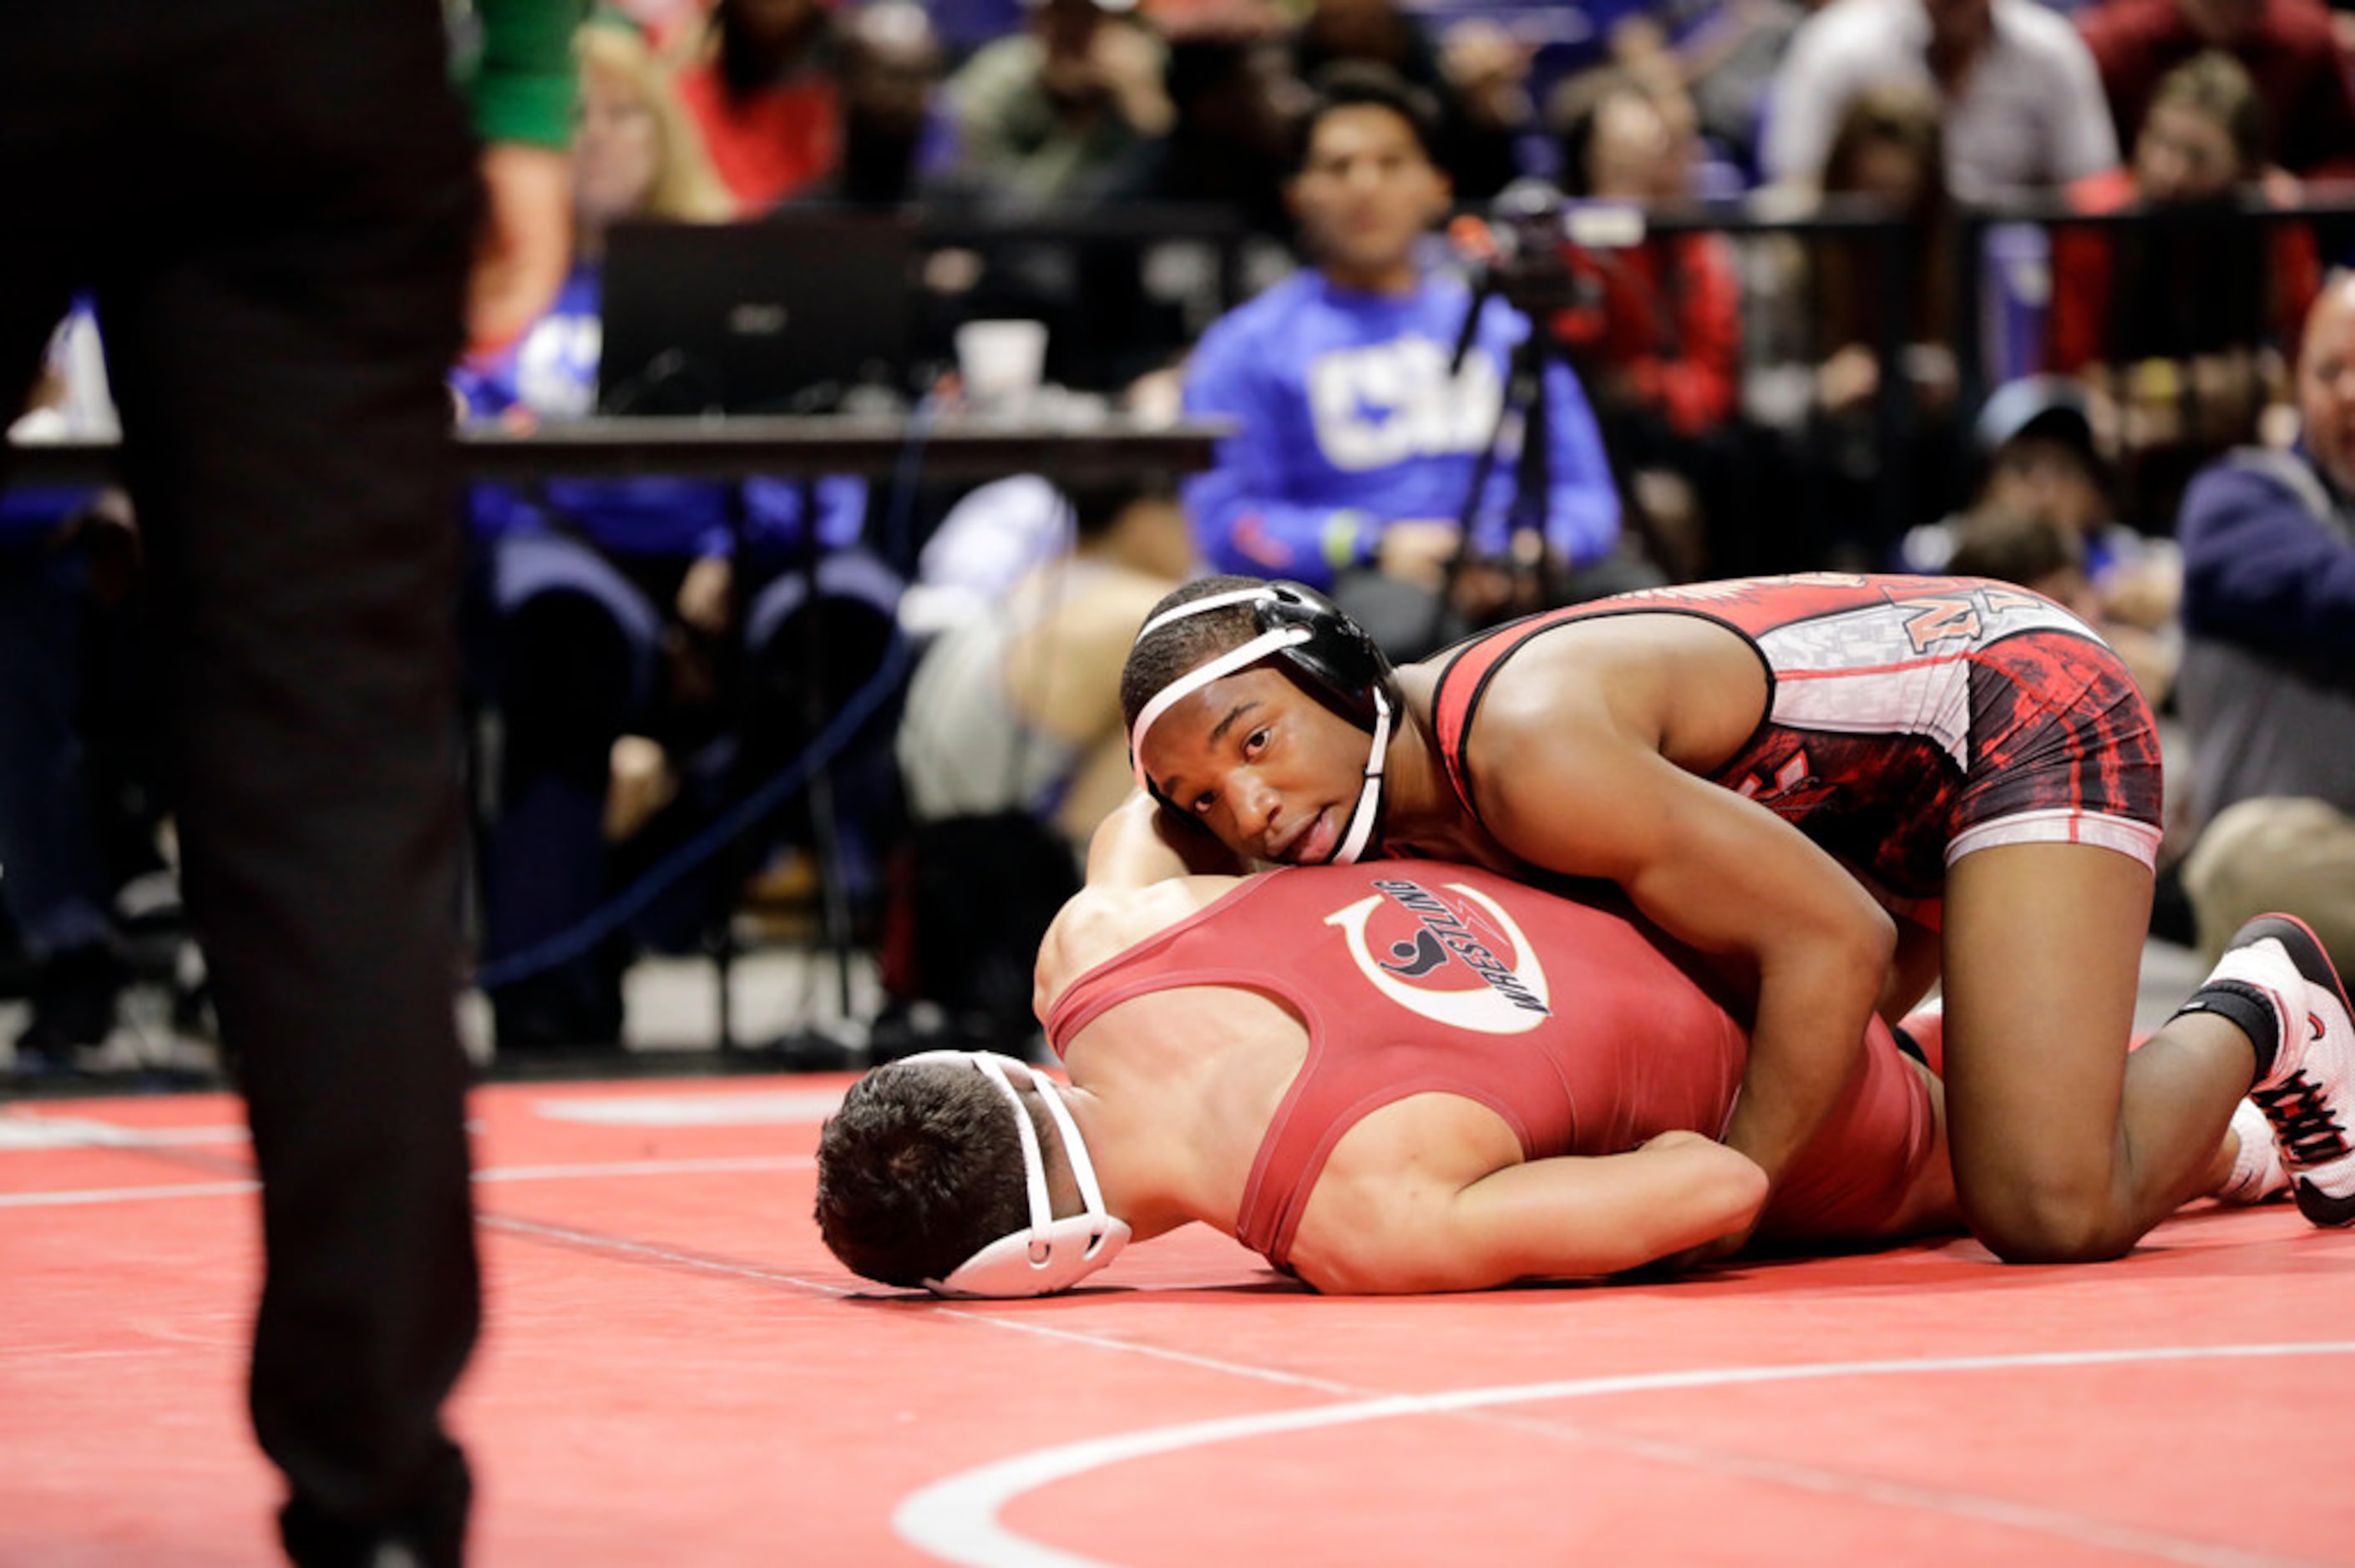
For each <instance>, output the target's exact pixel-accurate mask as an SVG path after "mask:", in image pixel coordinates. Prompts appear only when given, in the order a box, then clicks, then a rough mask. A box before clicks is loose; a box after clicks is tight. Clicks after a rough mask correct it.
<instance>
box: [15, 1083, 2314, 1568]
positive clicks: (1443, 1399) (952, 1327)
mask: <svg viewBox="0 0 2355 1568" xmlns="http://www.w3.org/2000/svg"><path fill="white" fill-rule="evenodd" d="M845 1081H846V1080H844V1079H842V1078H839V1077H833V1078H773V1079H757V1080H755V1079H740V1078H739V1079H727V1080H721V1081H712V1082H681V1081H677V1080H670V1081H655V1082H648V1081H645V1080H639V1081H636V1082H633V1083H629V1084H617V1085H587V1086H581V1085H506V1086H497V1087H493V1088H489V1089H485V1090H484V1091H482V1092H481V1093H479V1094H478V1095H477V1097H476V1101H475V1114H476V1115H477V1116H478V1117H479V1118H481V1128H480V1132H479V1137H478V1142H477V1156H478V1161H479V1164H480V1166H481V1179H482V1180H481V1185H480V1187H479V1189H478V1195H479V1197H480V1200H481V1203H482V1208H483V1212H484V1216H485V1266H486V1270H487V1273H488V1277H489V1282H490V1289H491V1302H490V1307H491V1318H490V1328H489V1331H488V1333H487V1336H486V1338H485V1342H484V1347H483V1351H482V1353H481V1355H480V1356H479V1357H478V1359H477V1360H476V1361H475V1363H474V1369H473V1371H472V1372H471V1373H470V1375H469V1377H468V1380H467V1382H466V1383H465V1384H464V1387H463V1389H462V1392H461V1395H460V1398H459V1401H458V1404H457V1407H456V1421H457V1423H458V1425H459V1426H460V1428H461V1429H462V1431H463V1434H464V1436H465V1438H466V1440H467V1441H468V1443H469V1445H470V1446H472V1448H473V1449H474V1455H475V1457H476V1463H477V1467H478V1475H479V1478H480V1483H481V1492H480V1508H479V1511H478V1513H477V1522H476V1529H475V1532H474V1545H475V1557H476V1561H478V1562H480V1563H487V1564H492V1565H494V1568H497V1565H504V1564H540V1563H549V1564H566V1565H572V1564H600V1563H613V1564H624V1563H626V1564H632V1565H638V1564H645V1563H663V1564H666V1565H680V1564H715V1565H717V1564H740V1563H741V1564H752V1563H762V1564H766V1563H784V1562H791V1563H859V1564H865V1563H923V1562H931V1561H943V1560H945V1561H950V1562H961V1563H992V1564H1023V1565H1034V1564H1035V1565H1046V1564H1073V1563H1139V1564H1172V1565H1175V1564H1198V1563H1205V1562H1221V1561H1223V1562H1226V1563H1435V1562H1466V1563H1481V1562H1516V1563H1540V1562H1541V1563H1568V1562H1572V1561H1574V1560H1579V1559H1581V1558H1587V1557H1591V1558H1592V1560H1593V1561H1597V1562H1658V1563H1673V1562H1732V1561H1740V1562H1743V1563H1808V1564H1817V1563H1848V1562H1867V1561H1876V1560H1878V1561H1888V1562H1899V1563H1909V1564H1915V1563H1974V1564H1976V1563H1985V1562H1989V1561H2019V1562H2032V1563H2039V1564H2048V1563H2062V1564H2070V1563H2127V1562H2137V1561H2140V1562H2173V1563H2218V1564H2225V1563H2231V1564H2256V1563H2325V1562H2331V1563H2355V1482H2350V1479H2349V1478H2348V1476H2347V1474H2346V1469H2345V1463H2344V1461H2345V1457H2346V1456H2347V1455H2348V1454H2349V1453H2350V1452H2355V1233H2328V1234H2325V1233H2319V1232H2316V1231H2314V1230H2312V1229H2310V1228H2309V1227H2307V1225H2306V1224H2305V1223H2304V1222H2303V1221H2302V1220H2300V1219H2299V1218H2298V1216H2297V1215H2296V1213H2295V1212H2294V1211H2290V1210H2286V1209H2278V1208H2275V1209H2266V1210H2262V1211H2257V1212H2246V1211H2217V1210H2204V1211H2199V1212H2194V1213H2189V1214H2186V1215H2184V1216H2182V1217H2180V1218H2179V1219H2177V1220H2176V1221H2174V1222H2173V1223H2171V1224H2169V1225H2168V1226H2167V1227H2165V1228H2164V1229H2163V1230H2161V1231H2159V1232H2158V1233H2157V1234H2155V1235H2153V1236H2152V1237H2151V1238H2150V1239H2149V1241H2148V1242H2147V1244H2146V1245H2144V1247H2143V1248H2142V1250H2141V1251H2140V1252H2139V1253H2137V1255H2135V1256H2133V1257H2132V1258H2129V1259H2126V1260H2125V1261H2123V1262H2120V1263H2115V1264H2109V1265H2105V1266H2096V1267H2088V1268H2073V1269H2063V1268H2008V1267H2004V1266H1999V1265H1998V1264H1995V1263H1993V1262H1992V1261H1991V1260H1990V1259H1989V1258H1988V1257H1987V1255H1986V1254H1985V1253H1984V1252H1982V1251H1981V1250H1980V1249H1978V1248H1977V1246H1975V1245H1970V1244H1967V1243H1961V1242H1957V1243H1953V1244H1950V1245H1938V1246H1924V1247H1917V1248H1913V1249H1911V1250H1906V1251H1902V1252H1897V1253H1891V1254H1886V1255H1880V1256H1875V1257H1869V1258H1854V1259H1846V1260H1834V1261H1824V1262H1805V1263H1785V1264H1774V1265H1770V1266H1751V1267H1746V1268H1743V1269H1740V1270H1735V1271H1728V1272H1725V1273H1723V1274H1721V1275H1718V1276H1715V1277H1709V1278H1706V1279H1702V1280H1698V1281H1691V1282H1687V1283H1683V1284H1678V1285H1673V1286H1668V1285H1663V1286H1649V1285H1645V1286H1625V1285H1622V1286H1611V1287H1569V1288H1546V1289H1527V1290H1517V1291H1508V1292H1501V1293H1497V1294H1493V1295H1488V1296H1482V1297H1470V1298H1423V1299H1411V1300H1402V1301H1349V1300H1322V1299H1318V1298H1314V1297H1311V1296H1308V1295H1305V1294H1304V1293H1302V1292H1300V1291H1298V1290H1297V1289H1295V1287H1291V1286H1290V1285H1288V1284H1286V1283H1284V1282H1282V1281H1280V1280H1278V1279H1276V1278H1275V1277H1273V1276H1271V1275H1270V1274H1268V1273H1267V1272H1266V1271H1265V1270H1264V1269H1263V1268H1262V1267H1261V1266H1259V1264H1258V1262H1257V1260H1256V1259H1254V1258H1252V1256H1251V1255H1248V1254H1246V1253H1244V1252H1242V1251H1241V1249H1240V1248H1238V1247H1236V1246H1235V1245H1232V1244H1231V1243H1229V1242H1227V1241H1225V1240H1224V1239H1223V1238H1220V1237H1218V1236H1215V1235H1210V1234H1180V1235H1177V1236H1172V1237H1168V1238H1166V1239H1164V1240H1161V1241H1157V1242H1153V1243H1149V1244H1145V1245H1140V1246H1139V1247H1137V1248H1135V1249H1134V1250H1132V1251H1131V1252H1130V1253H1129V1254H1128V1255H1126V1256H1124V1258H1123V1259H1122V1260H1121V1261H1120V1262H1119V1263H1117V1264H1115V1265H1114V1266H1113V1268H1112V1269H1111V1270H1109V1271H1108V1272H1107V1273H1105V1274H1103V1275H1102V1276H1099V1277H1098V1280H1097V1284H1098V1286H1099V1288H1095V1289H1091V1290H1088V1291H1085V1292H1084V1293H1082V1295H1080V1296H1077V1297H1074V1298H1066V1299H1060V1300H1051V1301H1043V1302H1029V1303H1012V1304H1001V1305H982V1306H975V1305H970V1304H964V1305H950V1304H947V1303H943V1302H934V1301H931V1300H925V1299H915V1298H902V1297H898V1296H894V1295H888V1294H874V1295H869V1294H867V1293H865V1292H863V1291H862V1290H861V1288H860V1287H859V1286H858V1282H856V1281H854V1280H853V1279H851V1278H850V1277H848V1276H847V1275H846V1274H844V1273H843V1272H842V1271H841V1270H840V1269H839V1268H838V1267H837V1266H835V1264H834V1263H833V1261H832V1259H831V1258H830V1257H829V1256H828V1255H826V1252H825V1249H824V1248H823V1247H822V1246H821V1245H819V1243H818V1240H817V1235H816V1232H815V1227H814V1226H813V1225H812V1224H811V1223H810V1220H809V1217H808V1211H809V1203H810V1191H811V1183H812V1175H811V1170H810V1162H809V1152H810V1150H811V1149H812V1147H813V1146H814V1144H815V1138H816V1130H817V1121H818V1119H819V1118H820V1117H822V1116H823V1115H824V1114H825V1112H826V1109H827V1108H829V1107H831V1105H832V1103H833V1101H834V1100H835V1098H836V1097H837V1096H838V1094H839V1092H840V1090H841V1088H842V1086H843V1084H844V1083H845ZM244 1157H245V1148H244V1143H243V1140H242V1134H241V1130H240V1122H239V1112H238V1107H237V1106H236V1104H235V1102H233V1101H230V1100H228V1099H224V1098H221V1097H209V1096H208V1097H171V1098H154V1099H139V1100H122V1099H112V1100H98V1101H84V1102H75V1103H64V1102H41V1103H37V1104H25V1105H18V1106H15V1107H0V1278H5V1281H6V1292H5V1298H0V1303H4V1304H5V1305H0V1413H5V1415H4V1416H0V1563H9V1564H16V1563H27V1564H38V1565H41V1568H48V1565H52V1564H86V1563H87V1564H101V1563H102V1564H133V1563H136V1564H143V1565H144V1564H150V1563H174V1564H210V1563H267V1562H269V1561H271V1560H272V1555H271V1542H272V1533H271V1527H270V1510H271V1509H272V1507H273V1505H274V1503H275V1500H276V1498H275V1490H274V1486H273V1480H272V1475H271V1473H270V1471H269V1470H268V1469H267V1468H266V1467H265V1466H264V1464H263V1463H262V1461H261V1458H260V1457H259V1456H258V1454H257V1453H256V1452H255V1451H254V1449H253V1447H252V1445H251V1442H250V1438H249V1436H247V1431H246V1427H245V1422H244V1415H243V1406H242V1393H241V1387H240V1378H241V1376H242V1362H243V1354H244V1348H243V1347H244V1339H245V1334H246V1331H247V1327H248V1319H249V1314H250V1306H251V1298H252V1295H253V1291H254V1287H255V1283H256V1279H255V1267H256V1252H255V1239H256V1238H255V1226H254V1213H253V1207H254V1205H253V1199H252V1196H251V1192H250V1184H249V1183H248V1182H247V1181H245V1180H244V1178H243V1175H242V1168H243V1162H244Z"/></svg>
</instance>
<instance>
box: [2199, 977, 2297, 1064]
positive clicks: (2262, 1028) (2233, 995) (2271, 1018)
mask: <svg viewBox="0 0 2355 1568" xmlns="http://www.w3.org/2000/svg"><path fill="white" fill-rule="evenodd" d="M2187 1012H2212V1013H2214V1014H2215V1015H2216V1016H2217V1017H2219V1018H2222V1019H2223V1020H2224V1021H2225V1022H2227V1023H2230V1024H2232V1025H2233V1026H2234V1027H2236V1028H2238V1029H2239V1030H2240V1032H2241V1033H2243V1034H2245V1035H2247V1036H2248V1037H2249V1044H2250V1045H2251V1046H2253V1047H2254V1049H2255V1051H2256V1053H2257V1075H2256V1079H2255V1081H2256V1082H2258V1083H2263V1082H2264V1080H2265V1077H2266V1075H2268V1074H2270V1073H2271V1072H2272V1071H2273V1070H2274V1057H2275V1054H2277V1053H2278V1052H2279V1051H2280V1049H2281V1014H2280V1013H2279V1012H2277V1011H2275V1002H2274V999H2273V998H2272V997H2270V996H2268V995H2267V994H2266V993H2265V992H2264V991H2260V990H2258V989H2257V988H2256V987H2255V986H2253V985H2250V984H2247V983H2246V982H2245V981H2242V980H2210V981H2209V982H2208V983H2207V984H2205V985H2203V986H2201V987H2200V989H2199V990H2198V991H2193V992H2192V993H2191V995H2190V1000H2188V1001H2185V1002H2184V1004H2183V1005H2182V1006H2181V1007H2179V1008H2177V1009H2176V1010H2175V1016H2176V1017H2177V1018H2180V1017H2182V1016H2183V1015H2184V1014H2185V1013H2187Z"/></svg>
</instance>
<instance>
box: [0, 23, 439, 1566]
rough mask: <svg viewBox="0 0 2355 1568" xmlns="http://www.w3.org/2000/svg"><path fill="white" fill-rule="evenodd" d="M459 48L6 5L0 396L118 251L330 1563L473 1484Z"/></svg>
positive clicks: (132, 474) (267, 1390)
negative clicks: (459, 620) (451, 380)
mask: <svg viewBox="0 0 2355 1568" xmlns="http://www.w3.org/2000/svg"><path fill="white" fill-rule="evenodd" d="M447 80H448V66H447V57H446V51H445V48H444V44H443V39H442V20H441V14H440V7H439V6H438V5H436V4H435V0H337V3H336V4H334V5H318V4H315V3H309V0H296V3H292V4H290V3H287V0H31V4H30V5H22V6H15V7H11V9H10V13H9V16H8V20H7V23H6V26H5V38H0V191H5V192H6V193H7V196H6V202H7V207H8V213H9V221H8V230H9V232H8V235H7V238H5V242H0V400H5V402H7V403H9V404H10V405H12V406H13V405H14V404H15V403H16V399H17V397H18V395H19V394H20V393H21V391H22V390H23V388H25V387H27V386H28V385H30V382H31V376H32V372H33V370H34V368H35V366H36V365H37V359H38V355H39V352H40V349H41V345H42V343H43V341H44V339H45V337H46V335H47V334H48V331H49V329H50V327H51V326H52V325H53V323H55V322H56V321H57V319H58V318H59V315H60V314H61V313H62V312H63V311H64V309H65V307H66V303H67V301H68V299H69V294H70V291H73V290H75V289H78V288H89V289H92V290H94V291H95V292H96V296H97V301H98V307H99V313H100V322H101V333H102V334H103V336H104V338H105V340H106V346H107V350H108V355H109V362H110V370H111V375H112V381H113V388H114V392H115V396H116V399H117V401H118V403H119V404H120V406H121V408H122V410H123V419H124V430H125V441H126V446H127V449H128V461H127V470H126V475H127V478H128V479H129V481H130V483H131V487H132V491H133V499H134V502H135V503H136V505H137V508H138V511H139V519H140V523H141V525H142V528H143V530H144V533H145V537H146V546H147V551H148V564H149V569H150V570H151V571H152V573H153V574H154V575H153V577H152V579H151V583H150V588H151V591H152V594H153V598H154V600H155V604H156V606H157V609H158V612H159V615H160V617H161V625H160V627H159V637H160V639H161V650H160V662H161V664H162V672H161V673H162V674H163V676H164V678H165V682H166V683H167V689H166V698H167V703H166V712H167V724H168V726H169V735H170V752H169V756H170V758H171V765H172V766H173V768H174V769H175V771H176V782H177V789H178V798H179V800H180V801H181V819H180V842H181V845H182V852H183V857H184V872H185V878H186V896H187V900H188V906H189V912H190V916H191V917H192V919H193V921H194V923H195V927H196V931H197V937H198V938H199V940H200V941H201V943H202V944H203V947H204V948H205V952H206V956H207V959H208V963H209V965H210V970H211V974H212V977H213V980H214V984H215V986H216V995H217V1001H218V1015H219V1020H220V1027H221V1033H222V1035H223V1039H224V1043H225V1044H226V1045H227V1047H228V1048H229V1052H230V1054H231V1055H232V1057H233V1060H234V1064H235V1067H236V1071H237V1074H238V1076H239V1081H240V1087H241V1088H242V1089H243V1091H244V1093H245V1095H246V1097H247V1100H248V1104H249V1110H250V1120H251V1125H252V1131H253V1149H254V1154H255V1158H256V1160H257V1161H258V1162H259V1165H260V1168H261V1179H262V1215H263V1224H264V1237H265V1245H266V1250H267V1259H266V1277H265V1283H264V1286H263V1289H262V1295H261V1308H260V1315H259V1319H258V1322H257V1324H256V1329H255V1339H254V1360H253V1376H252V1412H253V1417H254V1423H255V1426H256V1430H257V1432H258V1435H259V1436H260V1438H261V1445H262V1446H263V1448H264V1449H265V1450H267V1452H268V1453H269V1454H270V1456H271V1457H272V1459H273V1460H275V1461H276V1462H277V1463H278V1465H279V1466H280V1467H282V1469H283V1470H284V1471H285V1473H286V1476H287V1478H288V1479H289V1482H290V1493H291V1495H290V1500H289V1502H288V1505H287V1508H286V1510H285V1513H284V1514H283V1516H282V1529H283V1532H284V1536H285V1541H286V1544H287V1546H288V1548H289V1550H290V1551H291V1552H293V1555H294V1556H295V1557H296V1558H297V1559H298V1560H300V1561H304V1562H317V1563H333V1562H344V1561H352V1562H360V1561H367V1560H368V1545H367V1543H368V1541H369V1540H370V1539H371V1538H376V1537H382V1536H385V1535H388V1534H389V1535H392V1536H395V1537H397V1538H403V1539H406V1540H407V1541H408V1542H410V1545H411V1546H412V1548H413V1549H414V1550H415V1551H417V1552H418V1553H419V1554H420V1555H421V1557H422V1559H423V1560H425V1561H428V1562H445V1561H448V1562H454V1561H456V1559H457V1557H458V1554H459V1552H460V1547H461V1542H462V1533H463V1528H464V1510H465V1500H466V1492H467V1480H466V1471H465V1466H464V1459H463V1458H462V1457H461V1456H460V1454H459V1451H458V1449H457V1448H456V1446H454V1445H453V1443H452V1442H451V1440H450V1439H449V1437H448V1436H447V1435H446V1433H445V1432H444V1430H443V1428H442V1421H441V1414H440V1412H441V1406H442V1400H443V1398H444V1396H445V1395H446V1394H447V1393H448V1392H449V1390H450V1387H451V1385H452V1384H453V1382H454V1381H455V1379H456V1377H457V1375H458V1372H459V1370H460V1368H461V1367H462V1366H463V1365H464V1362H465V1361H466V1358H467V1355H468V1353H469V1351H471V1349H472V1347H473V1343H474V1336H475V1331H476V1327H477V1321H478V1310H479V1309H478V1294H479V1293H478V1282H477V1277H476V1266H475V1256H474V1231H473V1216H472V1210H471V1207H470V1197H469V1190H468V1168H467V1149H466V1139H465V1131H464V1090H465V1080H466V1069H465V1063H464V1057H463V1055H462V1054H461V1051H460V1049H459V1045H458V1042H457V1037H456V1032H455V1026H454V1022H453V1011H452V1002H453V996H452V990H453V980H454V977H455V975H456V973H457V956H458V955H457V945H456V944H457V932H456V929H455V914H454V912H455V910H456V908H457V903H456V898H455V895H454V886H455V865H456V859H457V842H458V833H459V831H460V822H461V817H460V796H459V793H458V789H457V780H458V776H459V775H458V766H457V761H456V747H455V725H454V715H455V712H456V706H455V696H454V671H455V662H456V652H455V645H456V627H455V609H454V606H455V603H456V574H457V566H458V546H459V535H458V524H457V512H456V508H455V494H456V485H455V481H456V474H455V472H454V471H453V459H452V455H451V446H450V441H449V433H448V432H449V425H450V422H451V411H450V402H449V398H448V396H447V394H446V393H445V392H444V391H443V389H442V380H443V376H444V374H445V371H446V368H447V366H448V365H449V363H450V362H451V359H452V357H453V354H454V353H455V351H456V349H457V347H458V345H459V339H460V323H461V320H462V314H463V300H464V277H465V270H466V265H467V260H468V256H469V249H470V244H471V237H472V233H473V228H474V217H475V213H476V210H477V207H478V205H479V193H478V187H477V185H476V177H475V175H474V149H473V146H472V143H471V140H470V136H469V133H468V132H467V130H466V127H465V120H464V112H463V111H462V109H461V107H460V106H459V105H458V104H457V103H456V101H454V99H453V94H452V93H451V91H450V90H449V88H448V85H447ZM4 464H5V458H0V465H4ZM6 696H7V694H5V693H0V701H5V700H6Z"/></svg>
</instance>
